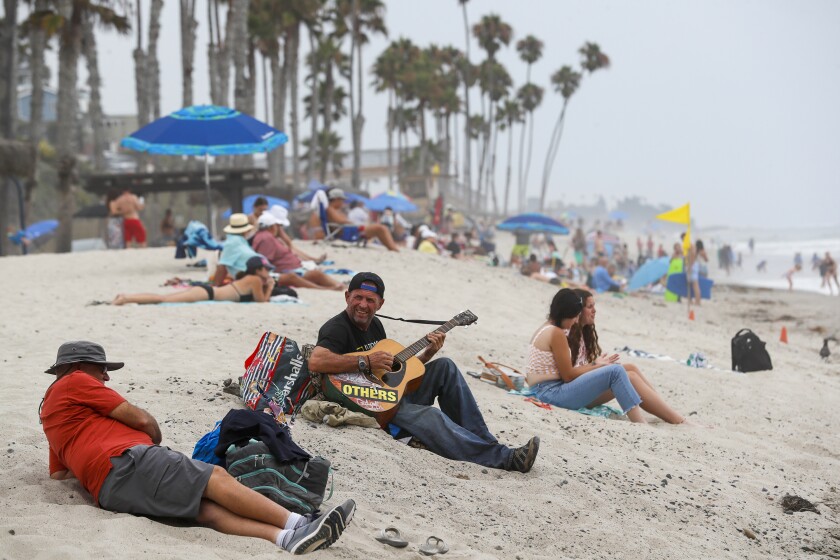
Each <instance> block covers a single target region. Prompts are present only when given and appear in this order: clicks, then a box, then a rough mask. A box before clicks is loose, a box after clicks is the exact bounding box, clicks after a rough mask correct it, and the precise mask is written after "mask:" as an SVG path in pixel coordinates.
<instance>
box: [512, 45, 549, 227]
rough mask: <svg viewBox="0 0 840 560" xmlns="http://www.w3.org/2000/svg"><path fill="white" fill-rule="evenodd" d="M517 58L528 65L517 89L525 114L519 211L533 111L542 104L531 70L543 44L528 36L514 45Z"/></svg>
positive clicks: (522, 206)
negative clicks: (523, 80)
mask: <svg viewBox="0 0 840 560" xmlns="http://www.w3.org/2000/svg"><path fill="white" fill-rule="evenodd" d="M516 50H517V52H518V53H519V58H520V59H521V60H522V61H523V62H524V63H525V64H527V65H528V69H527V73H526V78H525V85H524V86H522V87H521V88H520V89H519V93H518V94H517V97H518V99H519V103H520V104H521V105H522V109H523V110H524V111H525V113H526V114H527V123H526V126H523V127H522V131H521V134H520V137H519V197H518V206H519V211H520V212H523V211H524V210H525V193H526V192H527V190H528V173H529V171H530V169H531V156H532V155H533V146H534V111H535V110H536V109H537V107H539V106H540V103H542V97H543V92H544V90H543V88H541V87H539V86H537V85H534V84H532V83H531V68H532V66H533V65H534V63H535V62H537V61H538V60H539V59H540V58H542V51H543V42H542V41H540V40H539V39H537V38H536V37H534V36H533V35H528V36H527V37H525V38H524V39H521V40H520V41H518V42H517V43H516ZM526 128H527V129H528V156H527V158H526V157H525V129H526Z"/></svg>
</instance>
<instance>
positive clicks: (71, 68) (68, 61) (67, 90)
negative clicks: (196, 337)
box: [56, 0, 82, 253]
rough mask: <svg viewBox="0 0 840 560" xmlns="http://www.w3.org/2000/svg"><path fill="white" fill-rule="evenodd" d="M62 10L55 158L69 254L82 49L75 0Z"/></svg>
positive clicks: (61, 240)
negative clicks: (79, 69)
mask: <svg viewBox="0 0 840 560" xmlns="http://www.w3.org/2000/svg"><path fill="white" fill-rule="evenodd" d="M58 6H59V10H60V13H61V15H62V16H64V18H65V24H64V26H63V27H62V29H61V34H60V36H59V45H60V46H59V52H58V62H59V64H58V117H57V131H56V160H57V170H58V194H59V207H58V229H57V230H56V251H57V252H58V253H69V252H70V250H71V249H72V245H73V213H74V211H75V201H74V192H73V179H74V175H75V171H76V142H75V141H74V140H75V128H76V115H77V113H78V100H77V97H76V95H77V93H76V92H77V87H76V72H77V70H76V69H77V67H78V62H79V52H80V50H81V27H82V22H81V14H80V13H79V10H77V9H74V2H73V0H60V2H59V4H58Z"/></svg>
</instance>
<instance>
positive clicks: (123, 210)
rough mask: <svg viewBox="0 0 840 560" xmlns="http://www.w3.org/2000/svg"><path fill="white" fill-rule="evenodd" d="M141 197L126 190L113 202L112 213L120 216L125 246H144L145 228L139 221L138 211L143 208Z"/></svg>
mask: <svg viewBox="0 0 840 560" xmlns="http://www.w3.org/2000/svg"><path fill="white" fill-rule="evenodd" d="M145 206H146V205H145V203H144V200H143V198H142V197H138V196H137V195H136V194H134V193H132V192H131V191H130V190H128V189H126V190H124V191H123V192H122V194H120V196H118V197H117V198H116V200H114V211H115V212H116V213H117V214H118V215H120V216H122V219H123V232H124V235H125V246H126V247H128V244H129V243H134V244H135V246H136V247H145V246H146V227H145V226H144V225H143V222H142V221H140V211H141V210H143V208H145Z"/></svg>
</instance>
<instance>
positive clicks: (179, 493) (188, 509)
mask: <svg viewBox="0 0 840 560" xmlns="http://www.w3.org/2000/svg"><path fill="white" fill-rule="evenodd" d="M212 473H213V465H211V464H209V463H202V462H201V461H195V460H193V459H190V458H189V457H187V456H186V455H184V454H182V453H177V452H175V451H172V450H171V449H169V448H168V447H160V446H157V445H135V446H134V447H131V448H129V449H126V450H125V452H124V453H123V454H122V455H120V456H119V457H111V472H110V473H108V476H107V477H106V478H105V482H104V483H103V484H102V488H101V489H100V490H99V506H100V507H102V508H103V509H107V510H110V511H117V512H120V513H133V514H137V515H152V516H155V517H181V518H188V519H195V518H196V517H197V516H198V508H199V506H200V505H201V496H202V495H203V494H204V489H205V488H206V487H207V481H209V480H210V475H211V474H212Z"/></svg>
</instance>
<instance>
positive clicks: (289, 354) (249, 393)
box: [240, 332, 318, 421]
mask: <svg viewBox="0 0 840 560" xmlns="http://www.w3.org/2000/svg"><path fill="white" fill-rule="evenodd" d="M306 346H308V345H306ZM306 346H304V348H299V347H298V345H297V343H296V342H295V341H294V340H292V339H290V338H286V337H285V336H280V335H278V334H274V333H272V332H267V333H263V335H262V337H261V338H260V341H259V343H258V344H257V347H256V348H255V349H254V352H253V353H252V354H251V355H250V356H249V357H248V359H247V360H245V375H244V376H243V377H242V381H241V383H240V391H241V394H242V400H243V401H245V406H247V407H248V408H250V409H251V410H263V409H266V408H271V409H272V410H274V409H276V408H278V407H279V408H280V409H281V410H282V412H283V414H289V415H291V414H294V413H295V412H296V411H297V408H298V407H299V406H300V405H302V404H303V403H304V402H306V400H307V399H309V398H310V397H312V396H313V395H315V394H316V393H317V392H318V385H317V382H316V381H317V378H314V377H313V376H312V375H310V373H309V369H308V368H307V367H306V362H307V359H308V358H309V352H308V348H307V347H306ZM269 399H270V400H271V401H273V402H274V403H275V404H276V406H269V403H268V400H269ZM278 420H280V421H282V419H278Z"/></svg>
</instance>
